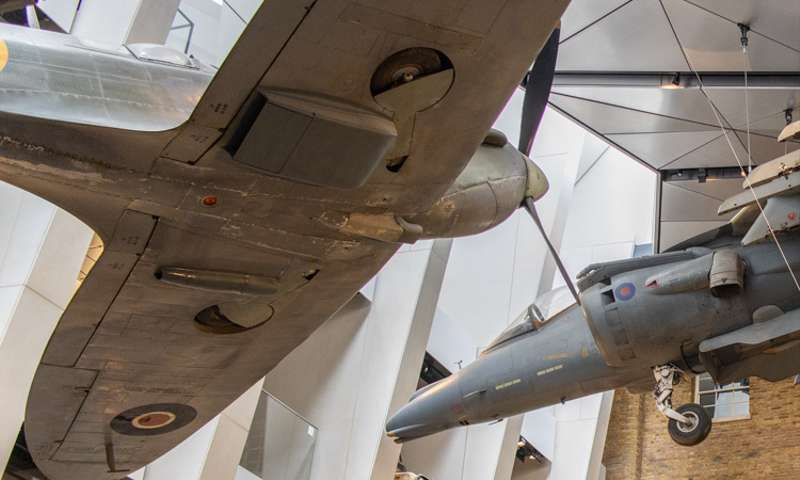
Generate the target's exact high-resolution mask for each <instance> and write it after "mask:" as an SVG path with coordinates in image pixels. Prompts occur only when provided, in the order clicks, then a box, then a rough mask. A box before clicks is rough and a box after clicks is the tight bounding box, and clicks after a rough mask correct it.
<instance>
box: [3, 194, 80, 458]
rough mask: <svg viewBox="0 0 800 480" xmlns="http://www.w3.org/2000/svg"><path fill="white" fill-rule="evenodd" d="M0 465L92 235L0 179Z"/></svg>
mask: <svg viewBox="0 0 800 480" xmlns="http://www.w3.org/2000/svg"><path fill="white" fill-rule="evenodd" d="M0 205H3V208H2V209H0V398H2V401H3V408H2V409H0V467H2V468H3V469H4V468H5V465H6V463H7V462H8V458H9V456H10V454H11V450H12V449H13V446H14V442H15V441H16V439H17V434H18V433H19V429H20V427H21V426H22V422H23V419H24V415H25V403H26V401H27V398H28V391H29V390H30V385H31V382H32V381H33V376H34V373H35V372H36V367H37V366H38V364H39V359H40V358H41V356H42V353H43V352H44V349H45V346H46V345H47V341H48V340H49V338H50V335H51V334H52V331H53V329H54V328H55V326H56V323H57V322H58V319H59V318H60V317H61V314H62V313H63V312H64V310H65V309H66V306H67V304H68V303H69V301H70V299H71V298H72V295H73V293H74V291H75V287H76V285H77V281H78V273H79V271H80V268H81V264H82V263H83V260H84V257H85V255H86V250H87V248H88V247H89V242H90V240H91V238H92V231H91V230H90V229H89V228H88V227H87V226H86V225H84V224H83V223H81V222H80V221H78V220H77V219H76V218H75V217H73V216H71V215H69V214H68V213H66V212H64V211H63V210H60V209H58V208H56V207H55V206H54V205H52V204H50V203H48V202H46V201H44V200H42V199H40V198H38V197H36V196H34V195H32V194H30V193H27V192H25V191H23V190H20V189H18V188H16V187H12V186H10V185H8V184H5V183H1V182H0Z"/></svg>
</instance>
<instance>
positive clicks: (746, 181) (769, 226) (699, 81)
mask: <svg viewBox="0 0 800 480" xmlns="http://www.w3.org/2000/svg"><path fill="white" fill-rule="evenodd" d="M658 3H659V4H660V5H661V10H663V12H664V16H665V17H666V19H667V23H668V24H669V28H670V30H672V35H673V36H674V37H675V41H676V42H677V43H678V47H679V48H680V50H681V55H682V56H683V58H684V60H685V61H686V65H687V66H688V67H689V70H690V71H691V72H692V74H694V76H695V78H696V79H697V85H698V86H699V87H700V93H701V94H702V95H703V97H704V98H705V99H706V102H708V106H709V107H710V108H711V111H712V112H713V113H714V118H716V120H717V123H718V124H719V128H720V130H722V134H723V135H724V136H725V141H726V142H728V147H730V149H731V152H732V153H733V158H734V159H736V163H737V164H738V165H739V170H740V171H741V173H742V176H743V177H744V184H745V186H746V187H747V188H748V189H749V190H750V193H751V194H752V195H753V200H755V203H756V205H757V206H758V210H759V212H760V214H761V216H762V217H763V218H764V222H765V223H766V224H767V229H768V230H769V233H770V235H771V236H772V240H773V241H774V242H775V246H776V247H777V248H778V252H780V254H781V257H782V258H783V262H784V263H785V264H786V268H787V270H789V275H790V276H791V277H792V281H793V282H794V286H795V287H796V288H797V291H798V292H800V282H798V280H797V276H796V275H795V273H794V270H792V265H791V264H790V263H789V259H788V258H787V257H786V253H785V252H784V250H783V247H782V246H781V243H780V241H779V240H778V235H777V234H776V233H775V230H774V229H773V228H772V224H771V223H770V221H769V219H768V218H767V215H766V214H765V213H764V207H763V206H762V205H761V201H760V200H759V199H758V195H756V191H755V189H753V185H752V184H751V183H750V179H749V178H748V177H747V173H746V172H745V169H744V165H743V164H742V160H741V159H740V158H739V154H737V153H736V149H735V148H734V147H733V143H732V142H731V139H730V136H729V135H728V131H727V130H726V129H725V126H724V124H723V122H722V118H721V117H720V113H719V112H718V111H717V107H716V106H715V105H714V102H713V101H712V100H711V97H710V96H709V95H708V92H706V88H705V85H704V84H703V79H702V78H701V77H700V74H699V73H698V72H697V70H696V69H695V68H694V65H692V62H691V61H690V60H689V56H688V55H687V54H686V49H685V48H684V47H683V43H681V39H680V37H678V32H677V31H676V30H675V25H674V24H673V23H672V18H670V16H669V13H667V9H666V7H664V1H663V0H658ZM745 91H746V89H745ZM748 155H750V152H749V151H748Z"/></svg>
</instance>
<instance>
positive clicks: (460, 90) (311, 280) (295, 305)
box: [0, 0, 568, 480]
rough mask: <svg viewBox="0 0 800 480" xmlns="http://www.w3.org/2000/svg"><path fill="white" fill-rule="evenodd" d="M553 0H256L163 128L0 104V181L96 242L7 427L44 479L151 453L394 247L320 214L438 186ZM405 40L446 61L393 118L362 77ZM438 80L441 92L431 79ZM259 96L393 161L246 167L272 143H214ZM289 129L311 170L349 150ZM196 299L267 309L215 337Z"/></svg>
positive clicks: (124, 464) (105, 470) (283, 351)
mask: <svg viewBox="0 0 800 480" xmlns="http://www.w3.org/2000/svg"><path fill="white" fill-rule="evenodd" d="M567 3H568V1H567V0H550V1H547V2H530V1H527V0H503V1H474V0H445V1H441V2H430V1H428V0H412V1H410V2H409V1H399V0H398V1H387V0H358V1H355V0H317V1H316V2H312V1H310V0H302V1H297V0H270V1H266V2H264V5H263V6H262V7H261V9H260V10H259V12H258V13H257V14H256V16H255V17H254V18H253V20H252V21H251V23H250V25H249V27H248V28H247V29H246V30H245V32H244V33H243V35H242V37H241V39H240V41H239V43H238V44H237V46H236V47H235V48H234V50H233V51H232V53H231V55H230V57H229V58H228V60H227V61H226V62H225V63H224V65H223V66H222V68H221V70H220V72H219V73H218V75H217V77H216V78H215V80H214V81H213V82H212V84H211V86H210V87H209V89H208V90H207V92H206V94H205V96H204V97H203V99H202V100H201V102H200V104H199V106H198V107H197V110H196V111H195V113H194V114H193V115H192V117H191V119H190V120H189V122H188V123H187V124H185V125H184V126H183V127H181V128H180V129H178V130H177V131H172V132H161V133H147V134H145V133H140V132H125V131H119V130H108V129H106V131H104V130H103V129H101V128H98V127H84V126H75V125H65V124H63V123H59V122H47V121H44V120H38V119H19V120H20V122H16V121H15V120H16V119H15V118H14V117H13V116H8V115H4V116H3V120H9V121H8V122H0V133H1V134H3V135H6V137H3V138H0V178H1V179H3V180H5V181H9V182H11V183H13V184H16V185H19V186H21V187H22V188H25V189H28V190H30V191H32V192H34V193H36V194H38V195H40V196H42V197H44V198H47V199H49V200H51V201H53V202H54V203H57V204H59V205H60V206H62V207H64V208H65V209H67V210H69V211H71V212H72V213H74V214H75V215H76V216H78V217H79V218H80V219H82V220H83V221H85V222H86V223H87V224H89V225H90V226H91V227H92V228H94V229H95V231H97V232H98V233H99V234H100V236H101V237H102V238H103V241H104V243H105V247H106V249H105V253H104V255H103V256H102V257H101V259H100V260H99V262H98V263H97V265H96V266H95V268H94V270H93V271H92V273H91V274H90V275H89V277H88V278H87V279H86V281H85V284H84V285H83V287H82V288H81V289H80V291H79V292H78V294H77V295H76V297H75V299H74V300H73V302H72V303H71V305H70V306H69V307H68V309H67V311H66V312H65V314H64V316H63V318H62V320H61V322H60V324H59V325H58V327H57V330H56V332H55V334H54V336H53V338H52V339H51V342H50V345H49V346H48V348H47V351H46V353H45V355H44V359H43V362H42V364H41V365H40V368H39V370H38V372H37V375H36V378H35V379H34V384H33V387H32V391H31V395H30V397H29V401H28V406H27V412H26V425H25V430H26V436H27V441H28V443H29V448H30V450H31V452H32V453H33V456H34V459H35V460H36V462H37V464H38V465H39V467H40V468H41V469H42V470H43V471H44V473H45V474H47V475H50V476H53V477H54V478H56V479H58V480H61V479H76V480H77V479H81V480H82V479H85V478H92V479H104V478H105V479H114V478H118V477H120V476H123V475H124V474H126V472H127V471H130V470H135V469H138V468H140V467H141V466H142V465H144V464H146V463H148V462H151V461H153V460H154V459H155V458H157V457H158V456H159V455H161V454H163V453H164V452H166V451H168V450H169V449H171V448H172V447H174V446H175V445H176V444H177V443H179V442H180V441H181V440H182V439H184V438H186V437H188V436H189V435H190V434H191V433H193V432H194V431H196V430H197V429H198V428H200V427H201V426H202V425H204V424H205V423H206V422H207V421H208V420H210V419H211V418H213V417H214V416H216V415H217V414H218V413H219V412H220V411H221V410H222V409H223V408H224V407H225V406H227V405H228V404H230V403H231V402H232V401H233V400H235V399H236V398H237V397H238V396H239V395H240V394H241V393H243V392H244V391H245V390H247V388H249V387H250V386H251V385H252V384H253V383H255V382H256V381H257V380H258V379H259V378H261V377H263V376H264V375H265V374H266V373H267V372H268V371H269V370H271V369H272V368H273V367H274V366H275V365H276V364H277V363H278V362H279V361H280V360H281V359H282V358H284V357H285V356H286V355H287V354H288V353H289V352H290V351H291V350H292V349H293V348H294V347H296V346H297V345H298V344H300V343H301V342H302V341H303V340H304V339H305V338H307V337H308V336H309V335H310V334H311V333H312V332H313V331H314V330H315V329H316V328H317V327H318V326H319V325H320V324H321V323H322V322H324V321H325V320H326V319H327V318H329V317H330V316H331V315H332V314H333V313H335V312H336V310H337V309H338V308H340V307H341V306H342V305H344V304H345V303H346V302H347V301H348V300H349V299H350V298H351V297H352V296H353V295H354V294H355V292H357V291H358V289H359V288H360V287H361V286H362V285H363V284H364V283H366V282H367V281H368V280H369V278H371V277H372V276H373V275H374V274H375V273H377V271H378V270H379V269H380V267H381V266H382V265H383V264H384V263H385V262H386V261H387V260H388V259H389V258H390V257H391V255H392V254H393V253H394V251H395V250H396V249H397V244H391V243H382V242H378V241H375V240H370V239H368V238H363V237H358V236H354V235H349V234H346V233H344V232H342V231H339V230H337V229H336V228H335V225H336V221H337V218H340V216H341V214H342V212H365V213H379V214H382V213H385V212H393V213H403V212H424V211H426V210H427V209H428V208H429V207H430V205H431V204H433V203H434V202H435V201H436V200H438V199H439V198H440V197H441V195H442V193H443V192H445V191H446V190H447V188H449V187H450V185H451V184H452V182H453V180H454V179H455V178H456V176H457V175H458V174H459V173H460V172H461V170H462V169H463V167H464V166H465V165H466V163H467V162H468V160H469V158H470V157H471V155H472V154H473V152H474V151H475V149H476V147H477V146H478V145H479V144H480V142H481V141H482V140H483V138H484V136H485V134H486V132H487V131H488V129H489V128H490V126H491V124H492V122H493V121H494V119H495V118H496V116H497V114H498V113H499V112H500V110H501V109H502V107H503V106H504V104H505V102H506V101H507V99H508V98H509V97H510V95H511V94H512V93H513V91H514V89H515V88H516V86H517V85H518V83H519V81H520V79H521V77H522V75H523V74H524V72H525V71H526V70H527V68H528V66H529V65H530V62H531V59H532V58H533V57H534V56H535V54H536V52H537V50H538V48H540V47H541V45H542V44H544V42H545V40H546V39H547V37H548V36H549V34H550V31H551V29H552V27H553V25H554V24H555V22H556V21H557V19H558V17H559V16H560V14H561V12H563V10H564V9H565V8H566V5H567ZM416 47H425V48H429V49H432V50H436V51H439V52H442V53H443V54H445V55H446V56H447V58H448V59H449V62H450V63H451V64H452V65H451V66H452V70H454V72H455V74H454V75H452V72H450V73H451V74H450V75H448V73H447V72H446V71H445V72H444V74H443V75H441V76H436V75H431V76H430V82H429V83H426V85H432V86H431V88H432V89H433V90H434V91H437V92H439V93H440V94H441V95H443V97H442V98H441V99H440V101H438V103H436V102H434V104H433V105H427V106H425V108H422V109H421V110H419V111H411V112H405V113H404V114H403V115H401V114H400V113H398V112H394V111H392V110H391V109H390V108H389V107H387V105H389V106H394V107H398V103H397V100H396V98H395V99H391V98H389V99H384V100H385V101H384V103H380V102H377V101H376V100H375V99H374V98H373V92H372V91H371V88H370V80H371V78H372V75H373V72H374V71H375V70H376V69H377V68H378V66H379V65H381V63H382V62H384V60H385V59H387V58H388V57H390V56H391V55H393V54H394V53H396V52H399V51H402V50H404V49H409V48H416ZM423 80H425V79H423ZM443 81H446V82H447V85H446V86H447V89H445V90H441V88H440V87H441V83H437V82H443ZM413 84H414V82H412V83H411V84H410V85H413ZM437 88H439V90H436V89H437ZM276 92H278V95H277V97H276V95H275V93H276ZM287 92H288V93H287ZM390 93H391V91H390ZM276 98H277V100H276ZM417 100H419V99H417ZM272 102H279V103H280V102H282V103H280V106H279V107H280V108H284V107H285V108H286V109H291V108H296V109H299V110H303V109H305V110H303V111H306V112H307V113H309V114H310V115H311V117H313V118H314V119H317V118H319V117H321V116H324V115H318V114H320V113H324V114H325V115H328V114H330V113H331V112H333V114H330V115H329V117H326V118H336V119H342V118H344V119H345V120H344V122H342V125H345V126H347V127H350V126H352V125H354V124H355V125H357V126H358V127H359V128H360V126H366V128H365V129H363V132H366V133H363V132H362V131H358V129H356V130H357V131H355V132H354V131H352V130H345V133H347V134H348V135H351V134H352V136H351V137H347V135H343V136H337V135H329V136H328V137H325V138H328V139H334V140H336V141H341V139H342V138H353V139H354V142H353V145H356V146H358V145H363V144H364V142H362V141H361V140H365V141H366V140H370V139H371V140H375V139H376V138H377V137H376V136H375V135H372V136H368V138H367V137H364V136H360V135H362V134H364V135H367V134H369V135H371V134H373V133H375V132H378V133H381V134H383V133H386V129H385V128H384V127H385V125H386V123H385V122H389V123H391V124H394V125H397V138H396V141H395V142H394V144H393V145H389V147H388V148H391V149H392V150H391V151H389V152H388V153H387V157H391V156H392V154H396V155H399V156H400V158H402V159H404V162H403V163H402V168H401V169H392V170H390V169H387V168H382V167H381V166H380V165H379V163H380V162H382V161H383V160H384V158H383V157H380V156H378V157H375V158H374V159H373V160H377V161H378V167H377V168H376V169H375V170H374V172H372V173H370V174H369V175H366V176H365V178H366V181H365V183H364V184H363V185H360V186H359V182H351V184H352V185H351V188H348V189H343V188H334V187H332V186H330V185H310V184H308V183H306V182H296V181H290V180H287V179H286V178H285V177H284V178H278V177H276V176H273V175H269V172H265V171H264V170H259V169H257V168H253V166H252V162H254V161H257V160H258V155H259V154H264V155H271V154H273V153H274V150H275V149H276V148H278V147H277V146H276V145H275V143H270V142H267V143H264V144H258V145H257V146H258V147H259V148H257V149H255V150H254V151H255V152H256V155H255V156H243V157H242V158H236V155H234V154H232V153H231V147H232V145H235V144H236V143H237V142H236V141H235V139H236V137H237V136H242V135H245V136H246V135H247V134H249V133H251V132H256V131H257V129H258V127H259V122H260V121H261V119H262V118H266V120H269V121H274V120H275V118H271V117H269V115H266V117H264V116H263V115H260V114H259V115H256V116H253V115H249V114H248V113H249V112H251V109H252V107H254V105H255V106H260V107H261V108H262V113H263V112H264V111H268V107H269V105H272V104H273V103H272ZM393 102H394V103H393ZM406 103H407V102H406ZM412 103H413V102H412ZM405 106H406V105H404V104H400V105H399V107H398V108H400V107H405ZM280 108H278V107H277V106H276V109H275V110H273V112H280ZM342 115H344V117H343V116H342ZM353 119H358V121H357V122H353V121H351V120H353ZM333 123H335V122H333ZM15 125H22V128H15ZM336 126H337V125H334V127H336ZM339 126H340V125H339ZM323 127H325V128H328V125H323ZM253 129H256V130H253ZM308 130H309V131H311V130H313V128H309V129H308ZM44 132H48V133H47V134H45V133H44ZM378 137H380V135H378ZM9 138H12V139H13V142H9V141H8V139H9ZM298 138H299V139H298V143H297V145H296V146H295V148H294V150H302V149H303V148H305V147H310V149H309V150H308V151H309V152H312V153H313V152H316V154H317V160H318V162H319V164H320V165H324V164H325V162H331V159H333V160H336V159H338V158H341V156H342V153H341V152H342V151H344V152H349V151H351V150H348V148H349V145H347V144H341V143H339V144H336V143H333V144H329V143H324V142H323V143H316V144H315V143H314V142H313V141H312V142H310V143H311V145H310V146H309V145H306V144H304V143H303V142H306V141H307V140H308V139H309V138H310V137H306V136H300V137H298ZM377 139H378V140H379V141H382V139H381V138H377ZM48 142H50V143H48ZM378 143H379V142H378ZM390 143H391V142H390ZM301 147H303V148H301ZM243 148H244V147H243ZM398 149H399V150H398ZM294 150H293V151H294ZM379 150H380V149H373V150H370V151H368V152H366V153H365V154H369V155H373V154H374V155H377V154H378V153H380V152H379ZM309 159H310V160H314V156H313V155H310V156H309V157H308V158H306V160H309ZM372 164H375V161H373V162H372ZM309 165H310V166H311V167H312V170H313V167H314V166H315V165H316V164H315V163H314V162H313V161H312V162H311V163H310V164H309ZM331 171H335V170H331ZM306 173H308V170H302V171H301V174H300V175H304V174H306ZM361 173H363V172H361ZM345 180H347V179H345ZM206 199H208V200H210V203H211V205H212V206H208V205H206V204H205V203H204V201H205V200H206ZM331 225H333V227H332V226H331ZM166 267H174V268H187V269H192V270H194V271H206V272H214V274H215V275H216V274H227V273H230V272H233V273H235V274H240V275H249V276H260V277H263V278H267V279H269V281H270V282H271V285H272V286H273V287H274V291H273V292H271V293H263V292H262V293H260V294H258V295H252V294H242V293H232V292H220V291H215V290H213V289H212V290H204V289H202V288H196V286H195V287H191V286H176V285H168V284H165V282H164V281H162V280H160V279H159V278H158V276H157V273H158V272H159V271H161V269H163V268H166ZM231 305H233V307H230V306H231ZM214 306H220V307H221V308H222V309H223V310H224V308H234V309H235V310H236V311H237V312H238V314H240V315H243V316H246V317H248V318H249V319H252V318H257V317H258V316H259V315H260V316H261V317H263V318H264V319H267V318H268V319H269V321H267V322H266V323H264V324H262V325H261V326H258V327H256V328H253V329H251V330H247V331H244V332H241V333H236V334H233V335H221V334H218V333H213V332H212V333H210V332H209V331H207V330H203V329H200V328H199V327H198V322H197V321H196V316H197V315H198V313H199V312H201V311H204V310H206V309H208V308H209V307H214ZM273 312H274V313H273ZM164 405H168V406H171V407H169V408H173V407H174V408H175V409H176V410H175V412H177V413H176V415H177V416H178V417H179V418H178V419H177V420H176V422H177V421H179V422H178V423H177V424H176V426H182V428H178V429H175V430H174V431H164V430H159V431H158V432H157V433H158V434H157V435H152V436H146V435H141V431H139V432H136V433H137V434H133V435H132V434H130V432H129V431H128V433H126V432H125V431H124V430H125V428H126V427H125V425H127V424H130V423H131V421H132V416H134V414H135V413H136V412H137V411H141V410H136V409H137V408H139V409H141V408H143V407H144V408H145V410H146V409H147V408H150V409H151V410H160V409H163V408H168V407H164ZM148 406H149V407H148ZM123 414H124V415H123ZM126 415H127V416H126ZM118 417H120V418H118ZM115 419H117V420H116V423H115ZM119 422H122V423H123V426H122V427H120V423H119ZM125 422H128V423H127V424H125ZM184 423H185V425H184ZM112 425H116V427H115V428H112Z"/></svg>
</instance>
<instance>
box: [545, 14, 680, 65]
mask: <svg viewBox="0 0 800 480" xmlns="http://www.w3.org/2000/svg"><path fill="white" fill-rule="evenodd" d="M558 57H559V58H558V69H559V70H560V71H568V70H572V71H575V70H578V71H585V70H598V71H602V70H606V71H608V70H623V71H625V70H627V71H662V70H667V71H683V70H686V69H687V67H686V62H685V61H684V58H683V56H682V55H681V52H680V49H679V48H678V46H677V44H676V42H675V37H674V35H673V34H672V31H671V30H670V28H669V25H668V23H667V22H666V17H665V15H664V11H663V10H662V9H661V5H660V4H659V3H658V1H654V0H633V1H632V2H630V3H628V4H626V5H625V6H624V7H622V8H620V9H619V10H617V11H616V12H614V13H613V14H611V15H609V16H608V17H606V18H604V19H603V20H602V21H600V22H597V23H595V24H594V25H592V26H590V27H589V28H587V29H585V30H583V31H582V32H580V33H579V34H577V35H575V36H573V37H571V38H570V39H569V40H567V41H566V42H563V43H562V44H561V46H560V47H559V53H558Z"/></svg>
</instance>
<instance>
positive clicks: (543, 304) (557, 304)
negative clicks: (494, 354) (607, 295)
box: [484, 286, 575, 351]
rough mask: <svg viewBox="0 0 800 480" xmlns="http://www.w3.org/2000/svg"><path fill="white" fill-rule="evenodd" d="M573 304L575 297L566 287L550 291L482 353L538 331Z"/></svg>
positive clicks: (526, 310) (538, 299)
mask: <svg viewBox="0 0 800 480" xmlns="http://www.w3.org/2000/svg"><path fill="white" fill-rule="evenodd" d="M574 304H575V297H573V296H572V293H571V292H570V291H569V289H568V288H567V287H566V286H563V287H559V288H556V289H554V290H550V291H549V292H547V293H545V294H543V295H542V296H540V297H539V298H537V299H536V301H535V302H533V303H532V304H531V305H530V306H529V307H528V308H526V309H525V310H524V311H523V312H522V313H521V314H520V315H519V316H518V317H517V318H516V320H514V321H513V322H511V324H510V325H509V326H508V327H506V329H505V330H503V332H502V333H501V334H500V335H498V336H497V338H495V339H494V340H492V343H490V344H489V346H488V347H486V349H485V350H484V351H488V350H491V349H493V348H495V347H496V346H498V345H500V344H502V343H505V342H507V341H509V340H511V339H514V338H516V337H519V336H520V335H524V334H525V333H528V332H530V331H532V330H538V329H539V328H540V327H541V326H542V325H543V324H544V323H545V322H547V321H549V320H550V319H552V318H553V317H555V316H556V315H558V314H559V313H561V312H563V311H564V310H566V309H567V308H569V307H571V306H572V305H574Z"/></svg>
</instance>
